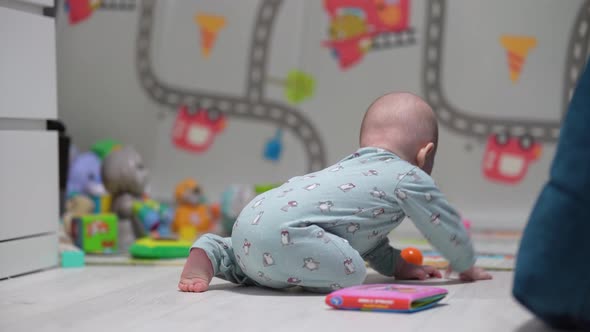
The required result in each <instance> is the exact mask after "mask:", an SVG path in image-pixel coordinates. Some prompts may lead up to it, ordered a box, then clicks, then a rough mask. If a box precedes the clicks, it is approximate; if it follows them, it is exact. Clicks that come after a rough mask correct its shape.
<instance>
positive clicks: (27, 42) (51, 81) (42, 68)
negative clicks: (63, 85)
mask: <svg viewBox="0 0 590 332" xmlns="http://www.w3.org/2000/svg"><path fill="white" fill-rule="evenodd" d="M56 96H57V91H56V64H55V25H54V20H53V19H52V18H49V17H44V16H41V15H36V14H32V13H28V12H23V11H20V10H15V9H9V8H5V7H1V6H0V118H22V119H55V118H57V97H56Z"/></svg>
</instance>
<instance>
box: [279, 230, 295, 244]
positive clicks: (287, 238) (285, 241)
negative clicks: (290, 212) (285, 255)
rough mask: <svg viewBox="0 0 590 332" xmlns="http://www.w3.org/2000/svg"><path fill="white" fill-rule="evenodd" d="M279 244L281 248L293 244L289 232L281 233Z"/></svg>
mask: <svg viewBox="0 0 590 332" xmlns="http://www.w3.org/2000/svg"><path fill="white" fill-rule="evenodd" d="M281 244H282V245H283V246H288V245H291V244H293V242H291V235H290V234H289V231H281Z"/></svg>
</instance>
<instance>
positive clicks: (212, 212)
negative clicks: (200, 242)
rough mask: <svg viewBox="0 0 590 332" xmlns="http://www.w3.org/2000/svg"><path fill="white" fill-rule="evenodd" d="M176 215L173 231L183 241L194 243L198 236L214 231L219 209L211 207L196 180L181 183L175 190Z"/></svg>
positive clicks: (186, 180)
mask: <svg viewBox="0 0 590 332" xmlns="http://www.w3.org/2000/svg"><path fill="white" fill-rule="evenodd" d="M174 197H175V199H176V204H177V205H176V213H175V215H174V221H173V222H172V230H173V231H174V232H176V233H177V234H178V237H179V238H180V239H181V240H185V241H193V240H194V239H195V238H197V236H199V235H200V234H203V233H207V232H210V231H212V230H213V229H214V227H215V224H216V222H217V220H218V218H219V208H217V207H216V206H209V205H207V204H206V202H205V197H204V196H203V193H202V192H201V187H200V186H199V184H198V183H197V181H195V180H194V179H185V180H183V181H181V182H180V183H179V184H178V185H177V186H176V190H175V194H174Z"/></svg>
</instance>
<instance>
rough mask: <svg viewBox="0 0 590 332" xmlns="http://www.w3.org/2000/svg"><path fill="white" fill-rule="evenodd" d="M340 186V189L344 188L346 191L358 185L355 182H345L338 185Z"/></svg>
mask: <svg viewBox="0 0 590 332" xmlns="http://www.w3.org/2000/svg"><path fill="white" fill-rule="evenodd" d="M338 188H340V190H342V191H344V192H349V191H350V190H352V189H354V188H356V186H355V185H354V184H353V183H345V184H342V185H340V186H338Z"/></svg>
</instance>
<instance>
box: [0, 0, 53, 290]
mask: <svg viewBox="0 0 590 332" xmlns="http://www.w3.org/2000/svg"><path fill="white" fill-rule="evenodd" d="M44 7H53V1H52V0H0V279H2V278H6V277H11V276H16V275H20V274H24V273H28V272H33V271H37V270H41V269H45V268H48V267H52V266H56V265H57V262H58V251H57V228H58V223H59V205H58V204H59V203H58V201H59V199H58V198H59V196H58V195H59V189H58V140H57V132H51V131H47V130H46V121H47V120H48V119H56V118H57V100H56V99H57V92H56V60H55V56H56V55H55V54H56V52H55V24H54V18H53V17H50V16H46V15H44V14H43V13H44V10H43V9H44ZM45 12H47V11H45Z"/></svg>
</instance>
